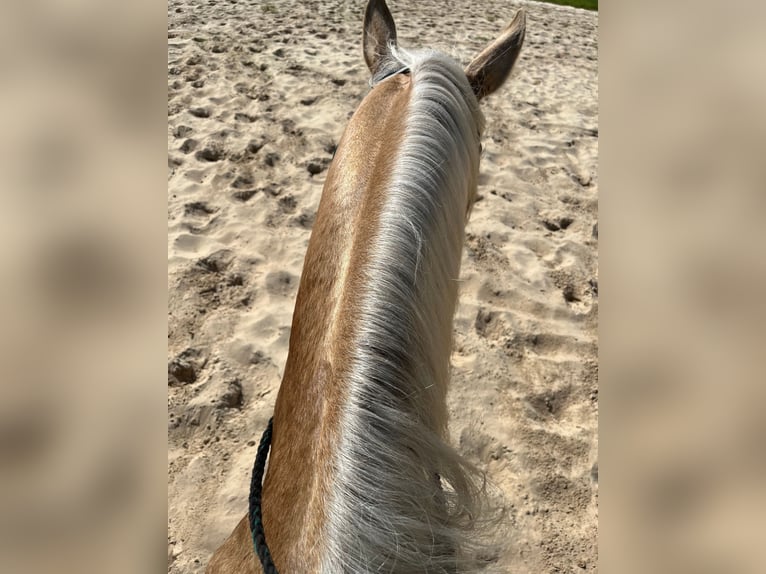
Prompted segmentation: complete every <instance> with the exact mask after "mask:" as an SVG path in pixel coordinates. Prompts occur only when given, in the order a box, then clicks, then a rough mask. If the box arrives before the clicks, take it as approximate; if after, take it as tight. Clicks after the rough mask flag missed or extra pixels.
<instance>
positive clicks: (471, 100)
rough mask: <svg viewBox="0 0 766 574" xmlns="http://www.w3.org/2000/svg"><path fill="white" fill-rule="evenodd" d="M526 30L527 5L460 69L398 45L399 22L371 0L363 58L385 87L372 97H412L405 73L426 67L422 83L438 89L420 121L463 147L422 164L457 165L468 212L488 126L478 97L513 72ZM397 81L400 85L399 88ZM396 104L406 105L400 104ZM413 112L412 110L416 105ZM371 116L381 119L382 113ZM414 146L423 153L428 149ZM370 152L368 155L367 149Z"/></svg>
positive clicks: (453, 175) (445, 59)
mask: <svg viewBox="0 0 766 574" xmlns="http://www.w3.org/2000/svg"><path fill="white" fill-rule="evenodd" d="M525 30H526V12H525V11H524V9H523V8H522V9H520V10H519V11H518V12H517V13H516V16H515V17H514V19H513V21H511V23H510V24H509V25H508V26H507V27H506V28H505V30H503V31H502V33H501V34H500V35H499V36H498V37H497V38H496V39H495V40H494V41H492V42H490V43H489V44H488V45H487V46H485V47H484V49H483V50H481V51H480V52H479V54H478V55H477V56H476V57H475V58H473V60H471V62H470V63H469V64H468V66H466V67H465V68H461V66H460V65H459V64H458V63H457V62H455V60H453V59H452V58H451V57H449V56H447V55H445V54H441V53H439V52H436V51H433V50H420V51H413V52H409V51H406V50H403V49H401V48H399V47H398V45H397V38H396V25H395V24H394V19H393V17H392V16H391V12H390V11H389V9H388V6H386V2H385V0H370V1H369V2H368V4H367V9H366V12H365V18H364V33H363V52H364V59H365V61H366V63H367V67H368V68H369V69H370V73H371V79H370V84H371V85H372V86H373V87H374V88H377V87H380V90H376V89H373V92H372V93H371V94H370V96H368V98H367V100H368V101H369V100H377V101H378V102H381V103H382V102H391V101H392V100H393V99H395V98H396V96H397V94H398V95H399V98H398V99H399V100H401V101H410V100H408V96H407V97H404V96H402V95H401V92H402V91H403V90H406V89H408V88H409V78H407V75H406V74H407V73H409V72H410V71H411V70H410V65H411V64H412V65H413V66H414V67H413V70H412V71H415V68H416V67H420V69H421V70H424V71H425V72H421V74H420V77H421V78H423V80H424V81H421V86H425V85H432V86H434V87H435V90H431V91H430V104H426V108H427V109H425V113H421V114H420V121H419V122H418V123H419V125H421V126H426V125H427V124H428V123H429V122H430V123H431V124H432V127H431V128H427V129H426V134H428V135H430V136H433V138H434V141H442V142H443V141H445V138H444V137H439V136H438V135H437V132H438V131H439V129H443V130H444V131H446V132H448V135H449V136H450V137H452V138H453V139H455V140H456V141H460V142H462V145H458V146H457V147H456V149H453V152H454V153H450V152H449V151H448V150H447V149H446V148H445V149H442V150H441V151H442V152H444V153H442V154H441V155H442V157H441V158H434V160H435V163H434V164H433V165H431V166H430V167H429V166H427V165H424V166H423V167H424V168H426V169H434V168H435V165H438V164H442V165H443V164H444V163H445V162H446V163H451V164H454V165H453V167H452V170H451V171H452V173H451V175H450V176H449V177H448V178H447V179H449V180H455V178H462V179H463V180H464V182H465V185H466V186H467V192H468V195H467V197H466V201H467V203H466V204H464V205H465V207H466V211H465V213H466V215H467V214H468V213H469V212H470V208H471V206H472V204H473V201H474V198H475V194H476V182H477V178H478V168H479V156H480V153H481V144H480V139H481V135H482V132H483V130H484V116H483V115H482V114H481V111H480V109H479V101H480V100H482V99H483V98H485V97H487V96H489V95H490V94H492V93H493V92H495V91H496V90H498V89H499V88H500V86H502V85H503V83H504V82H505V81H506V80H507V79H508V77H509V76H510V74H511V71H512V69H513V66H514V64H515V63H516V59H517V58H518V56H519V53H520V52H521V46H522V44H523V42H524V33H525ZM416 75H417V74H416ZM394 78H396V81H394ZM429 79H430V80H429ZM434 80H435V81H434ZM393 84H398V85H399V86H398V89H397V87H395V86H394V85H393ZM424 90H425V88H424ZM376 92H378V93H376ZM422 93H423V91H421V94H422ZM365 103H367V102H365ZM365 107H366V106H365V105H364V104H363V105H362V106H361V108H362V109H364V108H365ZM378 107H381V106H380V105H378ZM392 107H394V108H397V107H398V109H399V110H401V109H402V108H401V105H399V106H396V105H394V106H392ZM420 110H421V112H422V111H424V108H423V107H421V108H420ZM410 111H411V112H413V110H412V108H411V110H410ZM372 115H374V116H376V117H380V115H381V112H375V113H374V114H372ZM426 116H428V117H426ZM426 134H422V135H426ZM442 135H444V134H442ZM422 141H423V140H422V138H421V142H422ZM425 147H426V148H427V147H429V146H425ZM432 149H433V147H432ZM410 150H411V151H414V152H415V154H422V152H423V151H424V148H423V147H421V148H420V149H417V148H416V149H414V150H413V149H412V148H410ZM365 155H368V154H367V152H365ZM446 171H450V170H446ZM464 189H465V188H464Z"/></svg>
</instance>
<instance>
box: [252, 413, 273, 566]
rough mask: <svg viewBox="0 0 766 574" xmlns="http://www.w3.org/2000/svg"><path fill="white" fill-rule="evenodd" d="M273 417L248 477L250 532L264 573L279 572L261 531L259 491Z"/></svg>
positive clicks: (267, 452) (264, 432)
mask: <svg viewBox="0 0 766 574" xmlns="http://www.w3.org/2000/svg"><path fill="white" fill-rule="evenodd" d="M273 421H274V418H273V417H272V418H270V419H269V424H268V426H267V427H266V430H265V431H263V436H262V437H261V444H259V445H258V452H257V453H256V455H255V464H254V465H253V474H252V478H251V479H250V498H249V502H250V511H249V517H250V533H251V534H252V535H253V546H254V547H255V553H256V554H257V555H258V558H260V559H261V566H263V572H264V574H279V573H278V572H277V567H276V566H274V562H273V561H272V559H271V552H269V547H268V546H267V545H266V534H264V532H263V521H262V519H261V491H262V490H263V486H262V485H263V472H264V470H265V469H266V458H267V457H268V455H269V447H270V446H271V428H272V423H273Z"/></svg>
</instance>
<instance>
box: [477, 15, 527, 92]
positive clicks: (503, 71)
mask: <svg viewBox="0 0 766 574" xmlns="http://www.w3.org/2000/svg"><path fill="white" fill-rule="evenodd" d="M526 26H527V14H526V11H525V10H524V9H523V8H521V9H520V10H519V11H518V12H516V16H515V17H514V18H513V21H512V22H511V23H510V24H508V27H507V28H506V29H505V30H503V33H502V34H501V35H500V37H499V38H498V39H497V40H495V41H494V42H492V43H490V44H489V45H488V46H487V47H486V48H484V49H483V50H482V51H481V53H480V54H479V55H478V56H476V57H475V58H474V59H473V61H472V62H471V63H470V64H468V67H467V68H466V69H465V75H466V76H467V77H468V83H469V84H471V88H472V89H473V93H474V94H476V97H477V98H478V99H480V100H481V99H482V98H483V97H485V96H488V95H489V94H491V93H492V92H494V91H495V90H497V89H498V88H499V87H500V86H502V85H503V82H505V80H506V79H507V78H508V76H509V75H510V73H511V70H512V69H513V65H514V64H515V63H516V58H518V56H519V52H521V45H522V44H523V43H524V32H525V31H526Z"/></svg>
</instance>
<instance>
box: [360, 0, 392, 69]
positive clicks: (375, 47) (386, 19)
mask: <svg viewBox="0 0 766 574" xmlns="http://www.w3.org/2000/svg"><path fill="white" fill-rule="evenodd" d="M395 44H396V26H395V25H394V18H393V17H392V16H391V12H389V11H388V6H386V2H385V0H370V1H369V2H368V3H367V10H366V11H365V13H364V38H363V40H362V45H363V48H364V61H365V62H367V67H368V68H369V69H370V72H371V73H372V75H373V76H374V75H375V72H377V71H378V69H379V68H380V63H381V62H382V61H383V60H384V59H385V58H386V57H387V56H388V55H389V54H390V53H391V46H392V45H395Z"/></svg>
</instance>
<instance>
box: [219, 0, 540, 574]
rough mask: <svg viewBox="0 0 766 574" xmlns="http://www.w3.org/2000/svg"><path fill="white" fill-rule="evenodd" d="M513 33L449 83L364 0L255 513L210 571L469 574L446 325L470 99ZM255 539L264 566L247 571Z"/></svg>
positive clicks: (502, 73) (505, 66) (378, 3)
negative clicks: (354, 81) (365, 81)
mask: <svg viewBox="0 0 766 574" xmlns="http://www.w3.org/2000/svg"><path fill="white" fill-rule="evenodd" d="M524 30H525V14H524V11H523V10H520V11H519V12H518V13H517V14H516V17H515V18H514V20H513V22H511V24H510V25H509V26H508V27H507V28H506V29H505V30H504V31H503V33H502V34H501V35H500V36H499V37H498V38H497V39H496V40H495V41H494V42H492V43H490V44H489V45H488V46H487V47H486V48H485V49H484V50H483V51H482V52H481V53H480V54H479V55H478V56H477V57H476V58H475V59H474V60H473V61H472V62H471V63H470V64H469V65H468V67H467V68H466V69H465V70H463V69H462V68H461V67H460V66H459V65H458V64H457V63H456V62H455V61H454V60H452V59H451V58H449V57H448V56H446V55H444V54H441V53H439V52H434V51H405V50H402V49H401V48H399V47H398V46H397V43H396V28H395V26H394V21H393V18H392V17H391V13H390V12H389V10H388V7H387V6H386V4H385V2H384V0H370V2H369V4H368V6H367V10H366V13H365V21H364V41H363V46H364V58H365V60H366V62H367V66H368V67H369V68H370V72H371V73H372V79H371V82H370V83H371V85H372V90H371V91H370V93H369V94H368V95H367V97H366V98H365V99H364V101H363V102H362V103H361V105H360V106H359V108H358V109H357V111H356V113H355V114H354V116H353V117H352V119H351V122H350V123H349V125H348V127H347V128H346V131H345V133H344V134H343V137H342V138H341V141H340V144H339V145H338V148H337V151H336V153H335V158H334V160H333V163H332V166H331V167H330V170H329V172H328V174H327V181H326V182H325V186H324V190H323V193H322V199H321V202H320V205H319V210H318V212H317V216H316V221H315V224H314V228H313V231H312V234H311V240H310V242H309V245H308V251H307V253H306V258H305V262H304V268H303V275H302V277H301V282H300V288H299V291H298V297H297V301H296V306H295V312H294V315H293V323H292V331H291V334H290V348H289V354H288V358H287V364H286V366H285V372H284V377H283V379H282V385H281V387H280V390H279V395H278V397H277V401H276V406H275V408H274V417H273V433H272V440H271V453H270V455H269V465H268V471H267V474H266V478H265V481H264V483H263V492H262V499H258V506H257V512H258V513H260V514H258V515H257V516H251V518H253V520H252V521H250V522H249V521H248V517H247V516H245V518H243V519H242V521H241V522H240V523H239V524H238V525H237V527H236V528H235V530H234V532H233V533H232V534H231V535H230V536H229V538H228V539H227V540H226V541H225V542H224V543H223V545H222V546H221V547H220V548H218V550H216V552H215V554H214V555H213V557H212V559H211V561H210V563H209V565H208V568H207V572H208V574H257V573H259V572H261V571H262V568H263V570H265V571H267V572H274V571H277V570H278V571H279V572H280V573H281V574H312V573H320V572H321V573H329V574H342V573H343V574H346V573H348V574H358V573H366V572H395V573H405V572H406V573H416V572H417V573H418V574H422V573H424V572H428V573H436V572H439V573H447V572H450V573H454V572H469V571H474V570H476V569H477V568H478V567H479V566H478V565H477V560H478V559H476V554H477V553H476V552H473V551H472V550H474V549H475V546H474V541H475V538H476V536H475V534H474V527H475V525H476V523H477V520H478V519H479V516H480V513H481V508H480V506H481V504H480V503H481V500H482V498H483V494H484V491H483V485H482V477H481V475H480V473H478V472H477V471H476V470H475V469H473V468H472V467H471V466H470V465H469V464H467V463H466V462H465V461H464V460H463V459H462V458H461V457H460V456H459V455H458V454H457V452H456V451H455V450H454V449H453V448H452V447H450V446H449V444H448V443H447V440H446V434H447V407H446V391H447V382H448V377H449V359H450V353H451V345H452V316H453V314H454V310H455V305H456V301H457V278H458V274H459V270H460V259H461V251H462V246H463V240H464V228H465V223H466V220H467V218H468V213H469V211H470V208H471V205H472V203H473V200H474V196H475V193H476V185H477V176H478V171H479V155H480V152H481V145H480V141H479V140H480V138H481V134H482V131H483V128H484V118H483V115H482V113H481V111H480V110H479V100H480V99H482V98H483V97H485V96H487V95H489V94H491V93H492V92H494V91H495V90H497V89H498V88H499V87H500V86H501V85H502V83H503V82H504V81H505V80H506V78H507V77H508V75H509V74H510V72H511V69H512V68H513V65H514V62H515V61H516V58H517V56H518V54H519V51H520V49H521V45H522V42H523V39H524ZM270 428H271V427H270ZM264 456H265V455H264ZM264 461H265V458H264ZM258 478H259V477H258ZM254 486H255V489H256V490H257V491H258V493H260V481H259V480H254ZM251 503H252V500H251ZM252 512H255V511H252ZM252 512H251V514H252ZM251 527H252V528H253V532H256V530H257V529H261V528H262V530H261V531H260V534H258V535H253V534H251ZM264 535H265V540H264ZM254 542H255V546H256V547H258V546H259V545H260V548H258V556H263V554H264V549H265V548H268V551H270V559H271V560H273V563H272V562H270V561H269V562H268V563H267V562H263V566H262V565H261V564H259V560H258V556H257V555H256V552H255V550H254ZM265 554H267V555H268V552H265ZM267 558H268V556H267Z"/></svg>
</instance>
